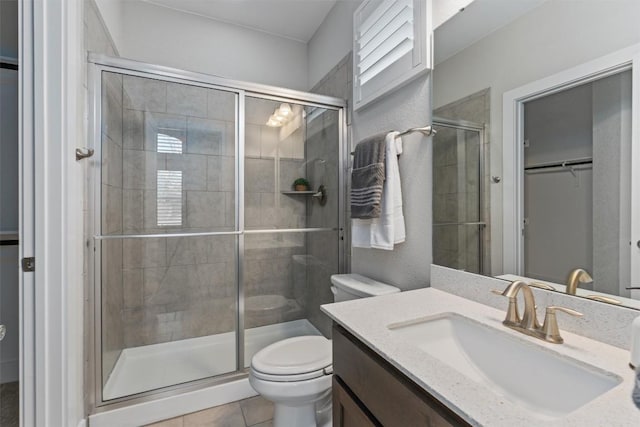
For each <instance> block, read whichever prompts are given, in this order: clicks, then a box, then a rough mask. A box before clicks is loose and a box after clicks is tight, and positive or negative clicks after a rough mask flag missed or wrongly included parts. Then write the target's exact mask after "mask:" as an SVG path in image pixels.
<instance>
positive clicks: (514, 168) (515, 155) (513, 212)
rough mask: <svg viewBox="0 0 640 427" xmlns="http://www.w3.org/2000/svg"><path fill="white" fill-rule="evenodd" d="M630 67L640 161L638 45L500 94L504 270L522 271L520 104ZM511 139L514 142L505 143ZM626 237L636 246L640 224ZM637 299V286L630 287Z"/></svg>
mask: <svg viewBox="0 0 640 427" xmlns="http://www.w3.org/2000/svg"><path fill="white" fill-rule="evenodd" d="M629 69H630V70H632V97H631V105H632V119H631V129H632V130H631V164H640V115H639V114H638V112H639V111H640V44H637V45H633V46H631V47H628V48H625V49H622V50H619V51H617V52H614V53H612V54H609V55H606V56H603V57H600V58H597V59H595V60H592V61H589V62H586V63H584V64H581V65H578V66H576V67H573V68H570V69H568V70H564V71H562V72H559V73H557V74H554V75H551V76H548V77H545V78H543V79H540V80H537V81H534V82H531V83H528V84H526V85H524V86H521V87H518V88H516V89H513V90H510V91H508V92H505V93H504V95H503V103H502V105H503V111H502V135H503V144H502V145H503V157H502V168H503V178H504V179H503V205H502V218H503V230H504V232H503V241H502V244H503V270H504V272H515V274H518V275H522V274H524V238H523V224H524V104H525V103H526V102H528V101H532V100H534V99H538V98H541V97H544V96H547V95H551V94H554V93H557V92H561V91H564V90H567V89H570V88H572V87H575V86H578V85H581V84H584V83H588V82H590V81H594V80H598V79H601V78H604V77H607V76H610V75H613V74H617V73H620V72H622V71H625V70H629ZM510 141H513V143H508V142H510ZM638 217H640V168H631V218H638ZM629 237H630V242H638V244H639V245H640V223H638V222H637V221H636V222H635V223H634V222H633V221H632V224H631V235H630V236H629ZM630 261H631V262H630V265H631V283H632V284H640V246H638V245H636V244H632V245H631V260H630ZM631 297H632V298H634V299H640V291H631Z"/></svg>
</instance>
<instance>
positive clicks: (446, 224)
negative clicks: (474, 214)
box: [433, 222, 487, 227]
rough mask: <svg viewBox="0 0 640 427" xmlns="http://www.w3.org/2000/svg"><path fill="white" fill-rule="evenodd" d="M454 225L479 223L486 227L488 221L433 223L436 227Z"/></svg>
mask: <svg viewBox="0 0 640 427" xmlns="http://www.w3.org/2000/svg"><path fill="white" fill-rule="evenodd" d="M454 225H479V226H482V227H486V226H487V223H486V222H440V223H434V224H433V226H434V227H449V226H454Z"/></svg>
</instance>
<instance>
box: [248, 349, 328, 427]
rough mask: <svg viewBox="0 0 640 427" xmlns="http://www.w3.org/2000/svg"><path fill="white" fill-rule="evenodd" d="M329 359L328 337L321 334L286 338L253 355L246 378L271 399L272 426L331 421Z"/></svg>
mask: <svg viewBox="0 0 640 427" xmlns="http://www.w3.org/2000/svg"><path fill="white" fill-rule="evenodd" d="M331 360H332V359H331V341H329V340H328V339H326V338H325V337H322V336H302V337H295V338H288V339H286V340H282V341H278V342H277V343H275V344H272V345H270V346H267V347H265V348H263V349H262V350H260V351H259V352H258V353H256V354H255V355H254V356H253V359H252V361H251V368H250V373H249V382H250V384H251V386H252V387H253V388H254V389H255V391H257V392H258V393H260V394H261V395H262V397H264V398H265V399H267V400H270V401H272V402H273V403H274V408H275V412H274V416H273V425H274V427H288V426H296V427H315V426H317V425H325V426H328V425H331V423H330V412H331V411H330V400H329V399H326V398H327V397H328V396H329V395H330V394H331V376H332V375H331V374H332V372H333V368H332V365H331ZM327 405H329V410H327V408H326V406H327ZM322 406H324V407H322ZM327 414H328V415H329V417H327ZM322 418H324V419H322ZM327 418H328V419H327Z"/></svg>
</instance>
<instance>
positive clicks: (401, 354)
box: [322, 288, 640, 427]
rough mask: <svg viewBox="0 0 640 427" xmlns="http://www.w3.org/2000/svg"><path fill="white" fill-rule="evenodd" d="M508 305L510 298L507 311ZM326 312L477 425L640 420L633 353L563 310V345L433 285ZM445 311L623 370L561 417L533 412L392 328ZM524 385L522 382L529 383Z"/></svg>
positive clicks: (585, 425)
mask: <svg viewBox="0 0 640 427" xmlns="http://www.w3.org/2000/svg"><path fill="white" fill-rule="evenodd" d="M496 297H497V298H499V297H498V296H496ZM506 307H507V302H506V301H505V310H506ZM322 311H324V312H325V313H326V314H328V315H329V317H331V318H332V319H333V320H334V321H335V322H336V323H338V324H340V325H341V326H343V327H344V328H345V329H347V330H348V331H349V332H351V333H352V334H353V335H354V336H356V337H357V338H359V339H360V340H361V341H362V342H364V343H365V344H366V345H367V346H369V347H370V348H371V349H372V350H373V351H375V352H376V353H378V354H379V355H380V356H382V357H383V358H385V359H386V360H388V361H389V362H390V363H391V364H392V365H394V366H395V367H397V368H398V369H399V370H400V371H402V372H403V373H404V374H405V375H407V377H409V378H410V379H412V380H413V381H414V382H415V383H417V384H418V385H420V386H421V387H423V388H424V389H425V390H427V391H428V392H429V393H431V394H432V395H433V396H435V397H436V398H437V399H439V400H440V401H441V402H443V403H444V404H445V405H447V406H448V407H449V408H450V409H451V410H452V411H454V412H456V413H457V414H458V415H460V416H461V417H462V418H463V419H465V420H466V421H467V422H469V423H470V424H471V425H477V426H488V427H496V426H509V427H513V426H562V427H569V426H575V427H578V426H579V427H588V426H594V427H595V426H598V427H600V426H615V427H623V426H633V427H638V426H640V410H639V409H638V408H636V406H635V405H634V404H633V402H632V400H631V392H632V389H633V384H634V373H633V371H632V370H631V369H629V365H628V363H629V353H628V352H627V351H625V350H621V349H619V348H617V347H613V346H610V345H608V344H604V343H601V342H599V341H595V340H592V339H589V338H585V337H582V336H580V335H576V334H572V333H570V332H566V331H562V320H563V319H562V317H561V316H558V317H559V319H558V323H559V325H560V330H561V333H562V336H563V338H564V340H565V343H564V344H560V345H558V344H550V343H545V342H544V341H541V340H538V339H535V338H532V337H528V336H526V335H524V334H521V333H519V332H516V331H513V330H511V329H509V328H506V327H504V326H503V325H502V320H503V319H504V316H505V311H501V310H496V309H494V308H491V307H489V306H486V305H482V304H479V303H476V302H473V301H470V300H467V299H464V298H461V297H458V296H455V295H452V294H449V293H446V292H443V291H440V290H437V289H433V288H425V289H419V290H415V291H409V292H402V293H399V294H393V295H386V296H381V297H376V298H366V299H358V300H353V301H345V302H341V303H335V304H326V305H323V306H322ZM439 313H458V314H460V315H462V316H465V317H468V318H470V319H473V320H475V321H477V322H480V323H482V324H485V325H488V326H492V327H495V328H497V329H499V330H501V331H503V332H505V333H507V334H509V335H512V336H513V337H515V338H517V339H521V340H526V341H529V342H532V343H535V344H538V345H540V346H542V347H544V348H547V349H548V350H551V351H554V352H556V353H558V354H560V355H561V357H567V358H573V359H576V360H578V361H581V362H583V363H587V364H589V365H592V366H595V367H596V368H599V369H602V370H604V371H607V372H609V373H611V374H614V375H617V376H619V377H621V378H622V379H623V381H622V383H621V384H619V385H618V386H616V387H614V388H612V389H611V390H609V391H608V392H606V393H604V394H603V395H601V396H599V397H597V398H596V399H594V400H592V401H591V402H589V403H587V404H586V405H584V406H582V407H581V408H579V409H578V410H576V411H574V412H572V413H570V414H568V415H566V416H564V417H562V418H548V417H543V416H537V415H534V414H532V412H531V411H530V410H527V409H525V408H524V407H523V406H522V404H519V403H516V402H514V401H511V400H509V398H508V397H506V396H505V395H503V394H501V393H502V392H501V391H500V390H498V389H497V388H491V387H490V386H488V385H486V384H480V383H476V382H474V381H472V380H469V379H468V378H466V377H465V376H464V375H463V374H461V373H459V372H458V371H456V370H455V369H453V368H451V367H449V366H448V365H446V364H444V363H442V362H441V361H439V360H438V359H436V358H434V357H431V356H430V355H428V354H427V353H424V352H422V351H420V350H419V349H417V347H415V346H413V345H411V343H409V342H407V341H405V340H403V339H401V338H399V337H397V336H394V335H393V333H392V332H391V331H390V330H389V329H388V328H387V326H388V325H390V324H392V323H398V322H404V321H409V320H414V319H418V318H421V317H425V316H431V315H436V314H439ZM525 386H526V385H525V384H523V387H525Z"/></svg>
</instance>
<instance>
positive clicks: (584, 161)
mask: <svg viewBox="0 0 640 427" xmlns="http://www.w3.org/2000/svg"><path fill="white" fill-rule="evenodd" d="M592 164H593V158H592V157H584V158H580V159H572V160H564V161H560V162H549V163H540V164H537V165H531V166H525V168H524V170H526V171H531V170H540V169H550V168H569V167H571V166H586V165H592Z"/></svg>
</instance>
